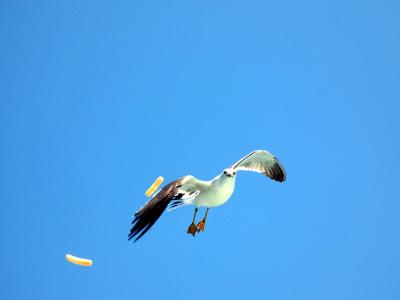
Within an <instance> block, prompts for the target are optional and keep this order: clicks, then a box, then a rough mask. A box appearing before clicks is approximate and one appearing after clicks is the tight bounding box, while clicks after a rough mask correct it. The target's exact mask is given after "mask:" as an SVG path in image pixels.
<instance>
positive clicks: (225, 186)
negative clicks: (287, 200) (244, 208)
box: [128, 150, 286, 242]
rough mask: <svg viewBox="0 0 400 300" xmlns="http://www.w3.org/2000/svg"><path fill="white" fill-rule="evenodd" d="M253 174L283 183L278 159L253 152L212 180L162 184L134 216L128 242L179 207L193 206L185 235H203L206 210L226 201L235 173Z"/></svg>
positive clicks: (281, 168)
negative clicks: (201, 214) (198, 218)
mask: <svg viewBox="0 0 400 300" xmlns="http://www.w3.org/2000/svg"><path fill="white" fill-rule="evenodd" d="M237 171H254V172H257V173H261V174H264V175H265V176H268V177H269V178H271V179H273V180H276V181H279V182H283V181H285V180H286V172H285V169H284V168H283V166H282V164H281V163H280V162H279V161H278V159H277V158H276V157H275V156H273V155H272V154H271V153H270V152H268V151H266V150H255V151H253V152H251V153H249V154H247V155H246V156H244V157H242V158H241V159H240V160H239V161H237V162H236V163H234V164H233V165H232V166H230V167H229V168H226V169H225V170H224V171H223V172H222V173H221V174H219V175H218V176H216V177H214V178H213V179H212V180H209V181H204V180H200V179H197V178H195V177H193V176H192V175H187V176H183V177H181V178H178V179H176V180H174V181H172V182H170V183H169V184H167V185H165V186H164V187H163V188H162V189H161V190H160V191H159V192H157V193H156V194H155V195H154V196H153V197H152V198H151V199H150V200H149V201H148V202H147V203H146V204H144V205H143V206H142V207H141V208H140V209H139V210H138V211H136V213H135V214H134V218H133V221H132V224H133V226H132V229H131V231H130V233H129V235H128V240H131V239H133V238H135V240H134V241H135V242H136V241H137V240H138V239H140V238H141V237H142V236H143V235H144V234H145V233H146V232H147V231H148V230H149V229H150V228H151V227H152V226H153V225H154V223H155V222H156V221H157V220H158V218H159V217H160V216H161V214H162V213H163V212H164V211H165V210H167V211H171V210H174V209H177V208H180V207H183V206H187V205H194V206H195V210H194V216H193V220H192V223H191V224H190V225H189V228H188V229H187V233H188V234H191V235H193V236H195V235H196V233H198V232H203V231H204V228H205V224H206V218H207V215H208V211H209V209H210V208H211V207H216V206H220V205H222V204H224V203H226V202H227V201H228V199H229V198H230V197H231V196H232V194H233V191H234V190H235V182H236V172H237ZM199 207H206V208H207V210H206V213H205V215H204V217H203V219H202V220H201V221H200V222H199V223H198V224H197V225H196V223H195V220H196V214H197V211H198V209H199Z"/></svg>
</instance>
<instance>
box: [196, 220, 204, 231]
mask: <svg viewBox="0 0 400 300" xmlns="http://www.w3.org/2000/svg"><path fill="white" fill-rule="evenodd" d="M205 227H206V221H205V220H201V221H200V222H199V223H198V224H197V231H198V232H200V231H202V232H203V231H204V228H205Z"/></svg>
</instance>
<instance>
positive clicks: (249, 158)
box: [231, 150, 286, 182]
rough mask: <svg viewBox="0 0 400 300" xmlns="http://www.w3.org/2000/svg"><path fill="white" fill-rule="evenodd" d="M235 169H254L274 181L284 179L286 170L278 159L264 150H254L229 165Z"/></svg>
mask: <svg viewBox="0 0 400 300" xmlns="http://www.w3.org/2000/svg"><path fill="white" fill-rule="evenodd" d="M231 168H232V169H235V170H245V171H255V172H258V173H262V174H264V175H266V176H268V177H269V178H271V179H273V180H276V181H280V182H282V181H285V180H286V172H285V169H284V168H283V166H282V165H281V163H280V162H279V161H278V159H277V158H276V157H275V156H273V155H272V154H271V153H269V152H268V151H266V150H255V151H253V152H251V153H249V154H247V155H246V156H245V157H243V158H241V159H240V160H239V161H237V162H236V163H235V164H233V165H232V166H231Z"/></svg>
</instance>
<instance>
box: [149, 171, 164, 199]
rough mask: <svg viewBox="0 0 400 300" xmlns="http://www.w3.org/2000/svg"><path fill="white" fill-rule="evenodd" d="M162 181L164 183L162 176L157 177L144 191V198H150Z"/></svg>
mask: <svg viewBox="0 0 400 300" xmlns="http://www.w3.org/2000/svg"><path fill="white" fill-rule="evenodd" d="M163 181H164V178H163V177H162V176H158V178H157V179H156V180H155V181H154V182H153V184H152V185H151V186H150V187H149V189H148V190H147V191H146V196H147V197H150V196H151V195H152V194H153V193H154V191H155V190H156V189H157V188H158V187H159V186H160V184H161V183H163Z"/></svg>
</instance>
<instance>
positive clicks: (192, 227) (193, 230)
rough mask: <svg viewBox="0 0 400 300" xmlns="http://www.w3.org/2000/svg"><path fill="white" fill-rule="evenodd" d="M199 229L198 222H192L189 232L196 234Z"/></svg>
mask: <svg viewBox="0 0 400 300" xmlns="http://www.w3.org/2000/svg"><path fill="white" fill-rule="evenodd" d="M197 231H198V230H197V227H196V224H194V222H192V224H190V226H189V228H188V230H187V233H190V234H191V235H193V236H195V235H196V233H197Z"/></svg>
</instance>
